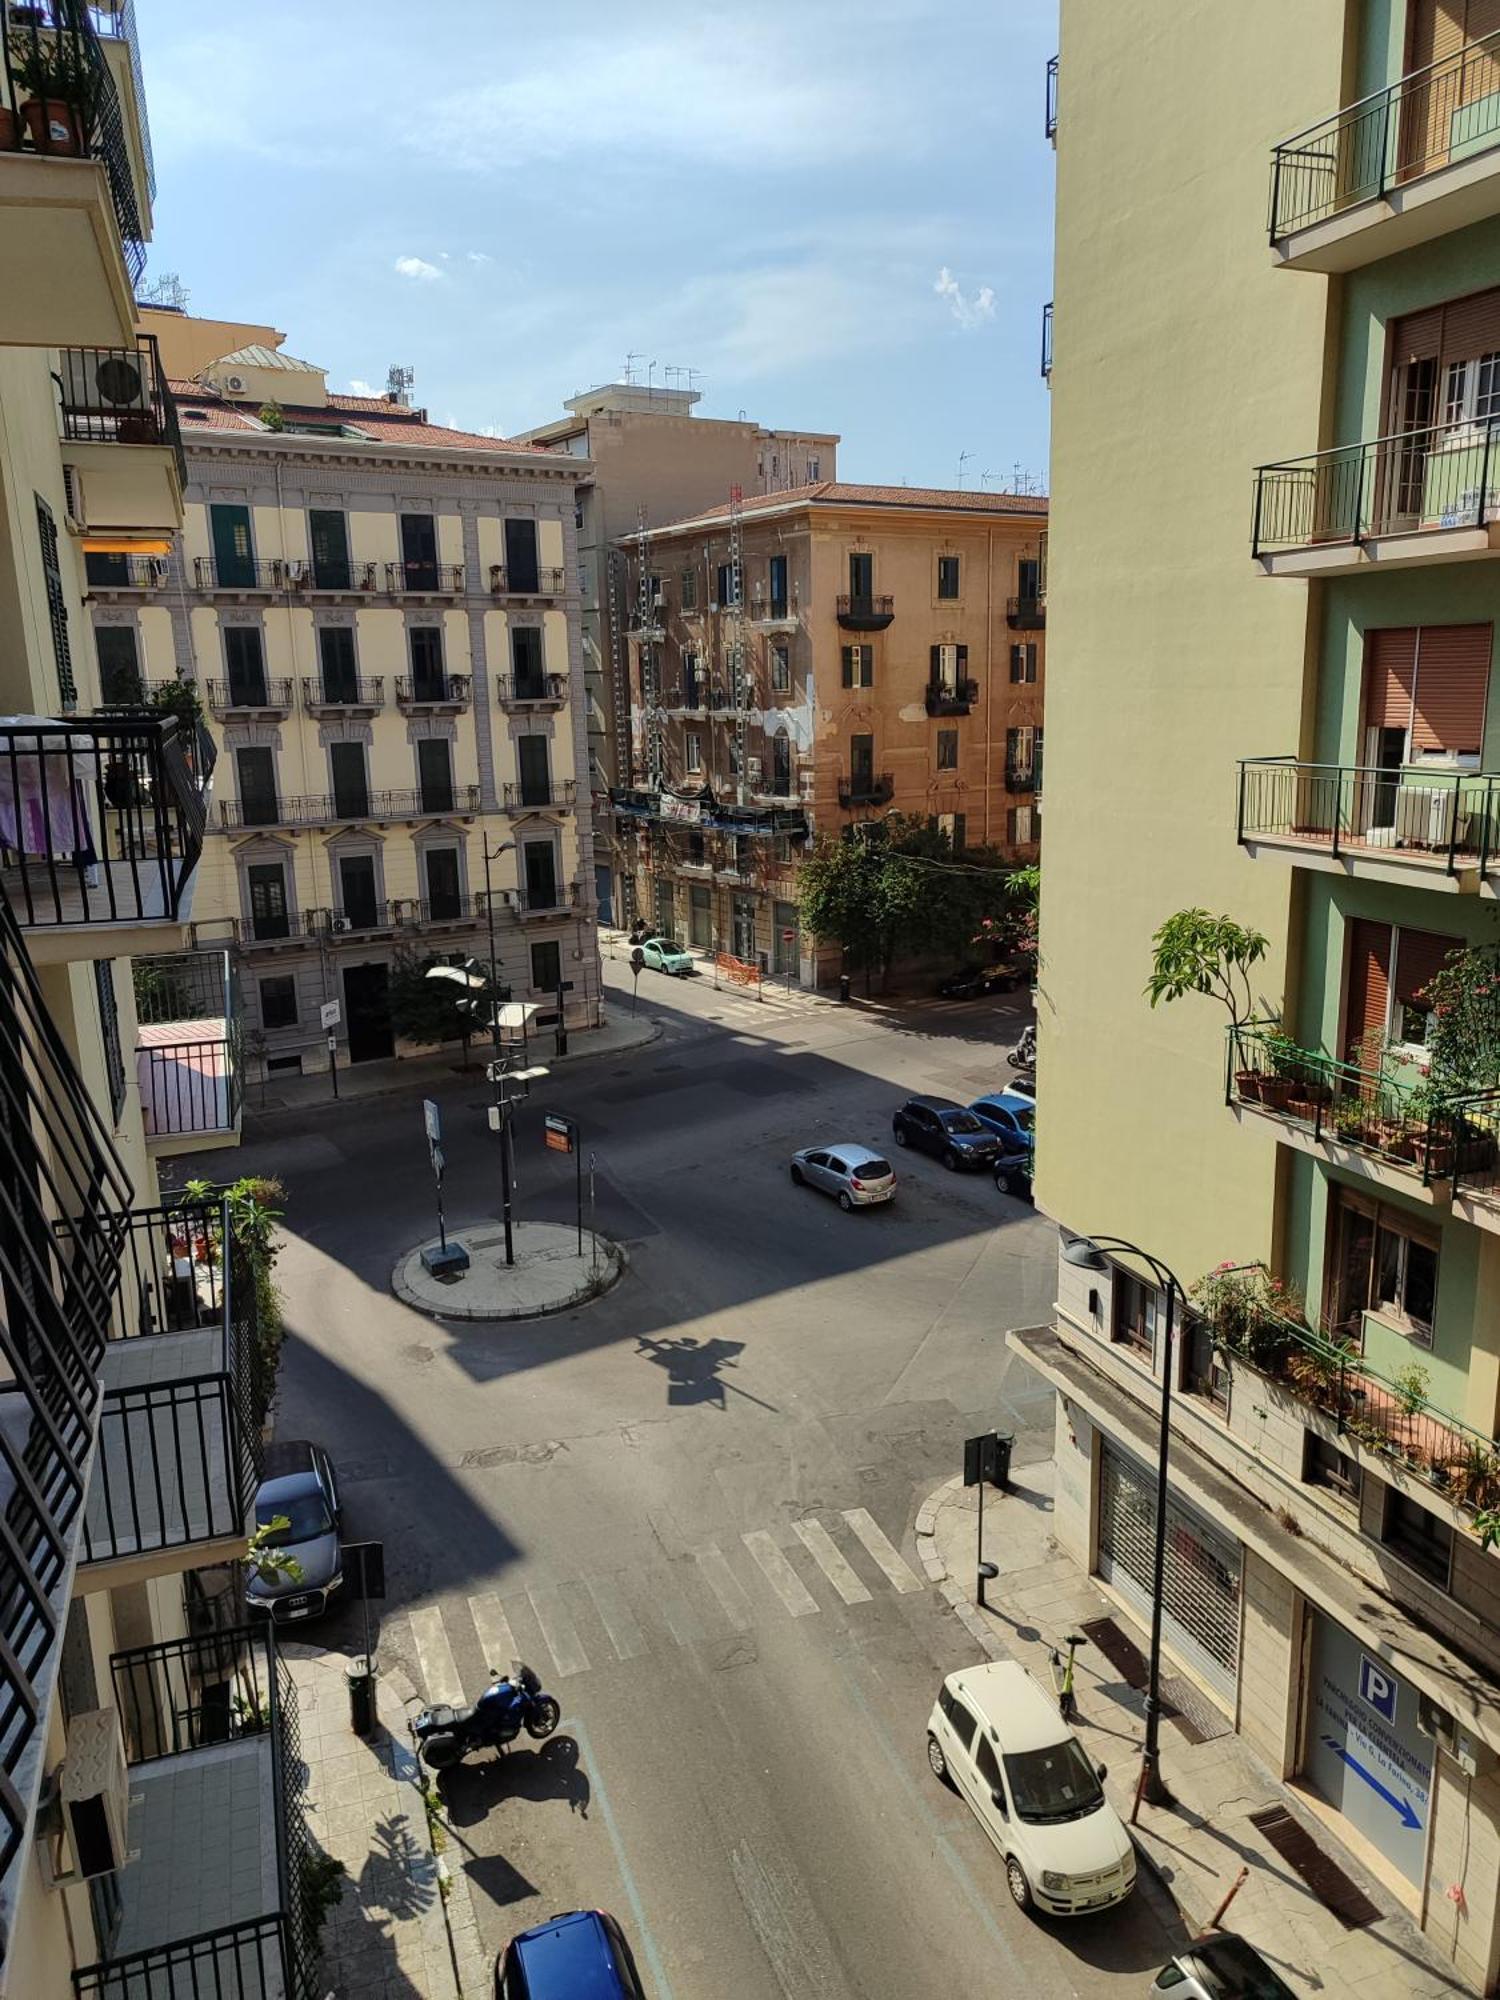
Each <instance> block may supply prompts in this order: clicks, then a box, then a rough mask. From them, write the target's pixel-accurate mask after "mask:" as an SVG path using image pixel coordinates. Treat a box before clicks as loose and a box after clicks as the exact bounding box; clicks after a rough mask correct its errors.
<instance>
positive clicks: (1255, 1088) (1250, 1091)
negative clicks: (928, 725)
mask: <svg viewBox="0 0 1500 2000" xmlns="http://www.w3.org/2000/svg"><path fill="white" fill-rule="evenodd" d="M1265 1083H1266V1079H1265V1078H1264V1077H1263V1076H1262V1075H1261V1074H1260V1071H1259V1070H1254V1069H1238V1070H1236V1071H1235V1073H1234V1091H1235V1095H1236V1097H1238V1099H1239V1101H1240V1103H1241V1104H1262V1103H1264V1101H1265Z"/></svg>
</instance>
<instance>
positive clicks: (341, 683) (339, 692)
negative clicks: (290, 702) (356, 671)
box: [302, 674, 385, 719]
mask: <svg viewBox="0 0 1500 2000" xmlns="http://www.w3.org/2000/svg"><path fill="white" fill-rule="evenodd" d="M302 706H303V708H304V709H305V710H306V712H307V713H308V714H309V715H312V716H322V715H327V716H332V717H334V718H335V719H338V718H340V717H347V716H356V715H378V714H379V712H380V710H381V709H382V708H383V707H384V706H385V682H384V680H383V679H381V678H380V677H379V676H377V677H376V678H375V679H374V680H359V679H351V680H324V679H320V678H319V677H318V675H316V674H304V675H303V676H302Z"/></svg>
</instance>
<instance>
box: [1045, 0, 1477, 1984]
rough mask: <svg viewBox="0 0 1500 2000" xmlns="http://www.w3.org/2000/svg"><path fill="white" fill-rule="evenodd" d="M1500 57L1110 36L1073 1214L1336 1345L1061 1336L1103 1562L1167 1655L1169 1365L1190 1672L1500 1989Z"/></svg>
mask: <svg viewBox="0 0 1500 2000" xmlns="http://www.w3.org/2000/svg"><path fill="white" fill-rule="evenodd" d="M1495 28H1500V19H1497V18H1496V17H1495V15H1494V12H1493V10H1492V9H1485V8H1481V7H1480V6H1478V5H1477V4H1471V5H1468V6H1467V7H1465V6H1464V5H1461V4H1458V3H1457V0H1406V4H1399V0H1398V4H1397V5H1395V6H1386V5H1384V4H1383V3H1382V4H1376V0H1347V4H1339V5H1334V6H1327V7H1322V8H1316V7H1308V6H1306V5H1304V4H1299V0H1270V3H1269V4H1267V5H1264V6H1261V7H1257V8H1255V9H1253V10H1249V11H1242V12H1240V13H1234V12H1233V11H1232V10H1229V11H1226V10H1225V9H1224V8H1223V7H1221V6H1217V5H1213V4H1209V0H1201V4H1194V5H1190V6H1187V7H1178V8H1175V9H1173V10H1172V13H1171V18H1170V22H1165V21H1164V19H1163V16H1162V12H1161V10H1160V9H1159V8H1157V7H1154V6H1150V5H1146V4H1142V0H1122V4H1117V5H1114V6H1110V7H1099V6H1095V5H1090V4H1087V0H1064V5H1063V9H1062V29H1061V48H1060V59H1059V66H1058V86H1057V114H1058V115H1057V129H1056V144H1057V170H1058V219H1057V263H1056V281H1055V301H1054V309H1053V311H1052V320H1051V325H1052V355H1051V361H1052V366H1051V389H1052V398H1053V420H1054V422H1053V461H1052V493H1053V501H1052V516H1053V519H1052V536H1051V569H1050V589H1049V625H1050V638H1051V642H1052V655H1051V663H1050V664H1051V675H1052V690H1051V696H1050V700H1049V709H1050V717H1049V720H1050V728H1049V732H1048V734H1049V738H1050V741H1049V744H1048V805H1049V808H1050V809H1051V810H1050V811H1049V832H1048V841H1047V862H1046V867H1045V869H1044V871H1043V887H1042V915H1041V962H1040V981H1039V1004H1038V1023H1039V1035H1040V1052H1039V1078H1040V1083H1041V1090H1042V1096H1043V1100H1044V1104H1045V1112H1044V1118H1043V1122H1042V1128H1041V1129H1042V1139H1041V1155H1040V1159H1039V1163H1038V1178H1037V1184H1036V1185H1037V1198H1038V1201H1039V1203H1040V1205H1041V1206H1042V1207H1043V1208H1044V1209H1045V1210H1046V1211H1047V1212H1048V1213H1049V1214H1050V1215H1052V1216H1054V1217H1056V1218H1057V1220H1058V1221H1059V1223H1060V1224H1061V1225H1062V1228H1063V1230H1064V1232H1065V1234H1067V1235H1072V1234H1075V1233H1080V1232H1081V1233H1086V1234H1089V1235H1102V1236H1107V1237H1114V1238H1120V1239H1124V1240H1126V1241H1127V1242H1129V1243H1131V1244H1138V1245H1142V1246H1144V1247H1145V1249H1146V1250H1148V1251H1149V1252H1151V1253H1152V1254H1153V1255H1154V1256H1155V1257H1157V1258H1159V1259H1161V1260H1164V1261H1165V1264H1166V1265H1167V1266H1168V1267H1170V1269H1171V1270H1172V1271H1173V1272H1175V1274H1176V1275H1177V1277H1178V1278H1179V1279H1180V1280H1181V1281H1182V1282H1183V1284H1184V1285H1186V1286H1188V1287H1191V1286H1192V1285H1193V1284H1194V1283H1195V1281H1196V1280H1198V1279H1199V1278H1200V1277H1201V1276H1202V1275H1203V1274H1205V1273H1207V1272H1209V1271H1210V1270H1212V1269H1213V1267H1215V1266H1217V1265H1220V1264H1224V1263H1227V1264H1230V1265H1236V1266H1239V1265H1255V1264H1258V1263H1263V1264H1264V1265H1265V1266H1267V1267H1269V1270H1270V1271H1271V1272H1272V1273H1273V1274H1274V1275H1275V1276H1276V1277H1277V1278H1279V1279H1280V1280H1282V1281H1284V1282H1285V1283H1286V1284H1288V1285H1290V1286H1292V1287H1294V1288H1295V1289H1296V1291H1297V1292H1298V1294H1300V1296H1301V1297H1302V1298H1303V1299H1304V1300H1305V1301H1306V1307H1307V1318H1308V1320H1309V1322H1310V1323H1311V1325H1312V1327H1313V1328H1314V1329H1316V1330H1317V1331H1316V1332H1315V1333H1313V1334H1311V1335H1309V1334H1305V1333H1296V1332H1289V1331H1287V1330H1286V1329H1285V1328H1280V1329H1273V1332H1274V1336H1275V1337H1274V1340H1273V1341H1272V1342H1271V1344H1270V1345H1269V1346H1267V1345H1266V1344H1265V1343H1264V1342H1263V1343H1261V1345H1260V1346H1259V1347H1258V1348H1257V1350H1256V1354H1255V1355H1246V1354H1244V1353H1242V1352H1235V1351H1228V1350H1226V1347H1225V1345H1224V1343H1223V1342H1222V1341H1221V1342H1220V1343H1219V1344H1218V1345H1217V1346H1216V1344H1215V1338H1214V1330H1213V1329H1212V1328H1211V1327H1209V1326H1207V1325H1205V1324H1203V1323H1202V1322H1200V1321H1199V1320H1197V1319H1196V1318H1193V1319H1190V1321H1189V1324H1188V1326H1187V1327H1186V1328H1185V1329H1184V1328H1181V1327H1179V1329H1178V1331H1177V1335H1176V1338H1175V1339H1174V1340H1173V1341H1172V1342H1171V1343H1170V1344H1169V1343H1168V1341H1167V1338H1166V1299H1165V1296H1164V1294H1163V1293H1161V1292H1160V1291H1159V1290H1158V1289H1157V1288H1156V1283H1155V1281H1154V1280H1153V1279H1151V1278H1150V1277H1148V1276H1143V1267H1142V1266H1141V1264H1140V1261H1139V1259H1138V1258H1136V1257H1134V1256H1132V1255H1129V1254H1125V1253H1120V1254H1118V1255H1116V1256H1114V1257H1107V1258H1106V1259H1105V1260H1104V1267H1103V1268H1102V1269H1097V1270H1088V1269H1084V1268H1079V1267H1078V1266H1077V1265H1076V1264H1075V1263H1073V1262H1071V1261H1066V1260H1065V1261H1062V1262H1061V1263H1060V1265H1059V1280H1058V1296H1057V1310H1056V1322H1055V1325H1054V1326H1053V1327H1051V1328H1049V1329H1045V1330H1039V1331H1032V1332H1025V1333H1019V1334H1016V1335H1014V1336H1013V1345H1015V1346H1016V1347H1017V1348H1018V1350H1019V1352H1020V1353H1021V1354H1022V1355H1023V1356H1024V1357H1025V1358H1026V1359H1027V1360H1028V1361H1029V1362H1030V1363H1031V1365H1032V1366H1033V1367H1035V1368H1036V1369H1037V1370H1039V1372H1040V1373H1041V1375H1042V1376H1043V1377H1044V1378H1045V1379H1046V1380H1047V1381H1049V1382H1051V1383H1052V1384H1053V1385H1054V1386H1055V1387H1056V1389H1057V1390H1058V1422H1057V1493H1058V1500H1057V1516H1056V1521H1057V1532H1058V1534H1059V1537H1060V1539H1062V1541H1063V1542H1064V1544H1065V1546H1067V1547H1068V1548H1069V1550H1070V1551H1071V1552H1072V1553H1074V1554H1075V1555H1077V1556H1078V1557H1079V1558H1080V1559H1081V1560H1083V1561H1085V1562H1086V1563H1087V1564H1088V1565H1089V1567H1090V1568H1091V1569H1092V1570H1094V1571H1095V1572H1096V1573H1097V1574H1098V1575H1099V1577H1100V1578H1101V1579H1102V1581H1103V1582H1104V1584H1105V1586H1106V1587H1107V1588H1108V1589H1109V1590H1111V1591H1113V1592H1114V1593H1115V1594H1116V1595H1117V1597H1118V1599H1119V1601H1120V1602H1121V1604H1122V1605H1123V1606H1124V1607H1125V1608H1126V1609H1127V1610H1128V1611H1129V1612H1131V1613H1132V1615H1134V1616H1135V1617H1137V1618H1142V1617H1143V1616H1144V1611H1145V1607H1146V1601H1147V1599H1148V1598H1149V1596H1150V1594H1151V1563H1152V1533H1151V1530H1152V1524H1153V1521H1154V1514H1155V1501H1154V1485H1153V1482H1154V1475H1155V1466H1156V1459H1157V1452H1156V1442H1155V1422H1156V1411H1157V1408H1158V1405H1159V1401H1160V1396H1161V1389H1162V1376H1163V1372H1164V1370H1166V1369H1170V1371H1171V1381H1172V1388H1173V1391H1174V1395H1175V1402H1174V1409H1173V1418H1172V1444H1171V1454H1170V1470H1171V1491H1172V1512H1171V1514H1170V1515H1169V1518H1168V1522H1167V1529H1168V1533H1167V1543H1166V1589H1165V1593H1164V1597H1163V1608H1164V1632H1165V1646H1166V1659H1167V1666H1168V1669H1169V1671H1173V1672H1177V1673H1179V1674H1181V1675H1183V1676H1184V1677H1186V1678H1187V1679H1189V1680H1191V1681H1193V1682H1195V1683H1196V1684H1197V1687H1198V1689H1199V1691H1200V1694H1201V1695H1203V1696H1205V1697H1206V1698H1207V1699H1208V1700H1210V1701H1211V1702H1212V1703H1214V1704H1215V1705H1216V1706H1217V1707H1218V1708H1219V1709H1220V1710H1221V1711H1222V1713H1223V1715H1224V1717H1225V1718H1226V1719H1227V1720H1228V1721H1229V1722H1230V1723H1231V1724H1232V1725H1233V1727H1234V1728H1235V1729H1237V1730H1238V1731H1239V1732H1240V1734H1241V1735H1242V1736H1243V1737H1244V1739H1245V1740H1246V1742H1247V1743H1248V1744H1249V1745H1250V1746H1251V1747H1252V1748H1253V1749H1254V1750H1255V1751H1256V1752H1257V1753H1258V1754H1259V1756H1260V1757H1261V1759H1262V1760H1263V1761H1264V1763H1265V1764H1266V1765H1267V1766H1268V1767H1269V1770H1270V1772H1271V1774H1272V1779H1273V1781H1281V1783H1282V1784H1284V1786H1285V1787H1286V1788H1287V1795H1288V1797H1289V1798H1291V1799H1292V1800H1293V1802H1294V1804H1295V1808H1296V1811H1297V1813H1298V1814H1299V1815H1301V1816H1302V1817H1303V1819H1304V1822H1305V1823H1306V1824H1309V1825H1311V1826H1312V1827H1313V1829H1314V1833H1315V1836H1316V1838H1317V1839H1318V1841H1319V1843H1320V1844H1321V1845H1324V1846H1325V1847H1327V1848H1328V1850H1329V1851H1330V1852H1331V1853H1332V1854H1333V1855H1334V1856H1335V1858H1337V1857H1338V1856H1340V1855H1341V1854H1345V1853H1346V1852H1352V1853H1353V1854H1354V1855H1355V1856H1356V1857H1357V1858H1358V1859H1359V1860H1360V1861H1361V1862H1363V1863H1364V1864H1366V1865H1367V1866H1368V1867H1369V1868H1370V1870H1371V1871H1372V1872H1374V1874H1375V1875H1376V1876H1377V1877H1378V1878H1379V1880H1380V1881H1382V1882H1383V1883H1384V1884H1385V1885H1386V1888H1387V1891H1388V1893H1389V1895H1390V1896H1391V1897H1392V1898H1393V1899H1394V1900H1395V1901H1396V1902H1397V1903H1399V1904H1400V1905H1401V1906H1403V1907H1405V1908H1406V1909H1408V1910H1409V1911H1410V1912H1411V1913H1412V1915H1413V1916H1414V1917H1415V1918H1416V1920H1417V1921H1418V1922H1419V1923H1420V1924H1421V1926H1422V1928H1423V1929H1424V1930H1425V1932H1426V1933H1427V1936H1428V1939H1429V1941H1430V1942H1431V1943H1432V1945H1433V1946H1434V1947H1435V1948H1436V1949H1437V1950H1438V1951H1440V1952H1441V1953H1442V1954H1443V1955H1445V1956H1446V1957H1447V1958H1449V1959H1450V1960H1451V1961H1452V1963H1453V1965H1454V1966H1455V1967H1456V1969H1457V1970H1458V1972H1459V1974H1460V1975H1461V1976H1462V1978H1463V1979H1464V1980H1465V1981H1466V1982H1467V1983H1469V1984H1470V1985H1472V1986H1473V1987H1474V1988H1475V1989H1476V1990H1480V1991H1483V1992H1490V1991H1492V1990H1494V1987H1495V1983H1496V1977H1497V1969H1500V1911H1497V1897H1496V1882H1497V1871H1500V1699H1497V1693H1496V1675H1497V1673H1500V1555H1497V1554H1496V1553H1493V1552H1489V1553H1487V1552H1485V1550H1484V1548H1483V1547H1482V1544H1481V1541H1480V1538H1479V1536H1478V1534H1477V1533H1476V1512H1477V1510H1478V1509H1479V1508H1480V1506H1481V1505H1483V1504H1493V1494H1494V1490H1495V1487H1494V1479H1493V1475H1492V1473H1491V1471H1490V1470H1489V1467H1490V1463H1491V1460H1492V1458H1493V1454H1494V1450H1495V1446H1494V1440H1495V1437H1496V1432H1497V1427H1500V1202H1497V1198H1496V1196H1497V1181H1496V1160H1497V1146H1496V1142H1495V1132H1494V1129H1493V1112H1492V1109H1491V1106H1490V1102H1489V1100H1488V1098H1484V1097H1480V1098H1476V1099H1474V1100H1473V1101H1472V1102H1466V1103H1465V1104H1464V1105H1462V1106H1461V1107H1458V1108H1454V1107H1453V1106H1451V1105H1449V1106H1444V1105H1438V1106H1435V1107H1431V1108H1430V1109H1429V1108H1428V1107H1426V1106H1424V1105H1423V1104H1422V1100H1421V1099H1420V1098H1418V1099H1416V1100H1412V1099H1411V1097H1410V1095H1409V1085H1410V1083H1411V1082H1412V1081H1414V1080H1415V1074H1416V1069H1417V1066H1418V1065H1419V1064H1420V1061H1421V1059H1422V1044H1423V1043H1424V1041H1425V1037H1426V1034H1427V1032H1428V1025H1429V1022H1428V1010H1427V1007H1426V1005H1425V1004H1424V1000H1423V994H1424V991H1425V988H1426V984H1427V981H1428V979H1429V978H1430V977H1431V976H1432V973H1433V972H1434V971H1435V970H1436V969H1437V967H1439V966H1440V965H1441V964H1442V963H1443V961H1444V959H1445V957H1446V956H1447V954H1448V953H1449V952H1450V951H1452V950H1453V948H1454V947H1455V946H1458V945H1462V944H1465V943H1469V942H1481V941H1483V940H1486V939H1490V938H1492V937H1493V918H1492V907H1493V897H1494V894H1495V880H1496V878H1495V873H1494V869H1495V854H1496V845H1495V841H1494V832H1493V829H1494V820H1493V816H1492V808H1491V806H1490V805H1489V796H1490V793H1491V791H1492V789H1493V786H1494V783H1495V780H1494V778H1493V777H1491V776H1490V775H1489V774H1490V773H1493V772H1495V771H1496V770H1497V768H1500V765H1497V756H1500V735H1497V727H1500V704H1497V703H1496V701H1495V698H1494V689H1495V650H1494V635H1495V621H1496V610H1497V606H1500V569H1497V567H1496V561H1495V552H1496V548H1497V540H1496V527H1495V510H1496V504H1497V503H1496V499H1495V494H1496V490H1497V486H1500V480H1497V479H1496V477H1495V476H1494V475H1493V474H1492V473H1491V472H1490V471H1489V470H1487V467H1486V461H1487V458H1489V457H1490V456H1491V455H1492V454H1493V453H1500V433H1497V426H1496V420H1497V417H1500V397H1497V394H1496V391H1497V388H1500V380H1497V376H1496V369H1497V362H1496V355H1497V353H1500V143H1497V142H1500V116H1497V112H1496V107H1497V105H1500V95H1497V94H1496V81H1495V80H1496V77H1497V75H1500V69H1497V63H1496V44H1495V41H1494V38H1493V35H1491V38H1490V39H1489V40H1484V39H1482V38H1483V37H1484V36H1485V35H1486V34H1487V32H1489V31H1491V30H1493V29H1495ZM1268 213H1269V216H1270V240H1269V242H1268V240H1267V234H1266V230H1267V215H1268ZM1190 907H1199V908H1204V909H1207V910H1209V911H1213V912H1219V911H1223V912H1226V913H1228V914H1229V915H1231V916H1233V917H1234V918H1236V919H1237V920H1238V921H1239V922H1240V923H1242V924H1245V925H1249V926H1253V927H1254V928H1256V929H1259V930H1260V931H1262V932H1264V933H1265V934H1266V936H1267V937H1268V938H1269V940H1270V950H1269V953H1268V956H1267V957H1266V959H1265V961H1264V962H1263V963H1262V964H1261V965H1259V966H1257V967H1256V968H1255V970H1254V973H1253V977H1252V998H1253V1003H1254V1007H1255V1011H1256V1013H1257V1014H1258V1015H1260V1016H1261V1017H1263V1018H1264V1017H1274V1018H1276V1019H1279V1021H1280V1023H1281V1027H1282V1029H1283V1032H1284V1034H1285V1035H1286V1036H1287V1037H1288V1038H1289V1043H1287V1042H1268V1041H1267V1040H1266V1039H1265V1036H1264V1034H1263V1033H1261V1032H1259V1031H1256V1032H1252V1033H1250V1034H1248V1035H1246V1036H1244V1037H1242V1038H1241V1041H1240V1044H1239V1046H1238V1047H1232V1046H1231V1045H1230V1044H1229V1043H1228V1042H1227V1041H1226V1028H1227V1017H1226V1015H1225V1013H1224V1011H1223V1009H1221V1008H1216V1007H1215V1006H1214V1005H1213V1004H1212V1003H1211V1002H1210V1001H1209V1000H1208V999H1206V998H1203V997H1201V996H1196V995H1194V996H1189V997H1187V998H1184V999H1182V1000H1180V1001H1178V1002H1176V1003H1174V1004H1171V1005H1166V1006H1162V1007H1159V1008H1158V1009H1157V1010H1156V1011H1154V1012H1153V1011H1151V1010H1150V1009H1149V1008H1148V1006H1147V1003H1146V1001H1145V999H1144V997H1143V988H1144V986H1145V984H1146V980H1147V977H1148V973H1149V970H1150V965H1151V938H1152V934H1153V932H1154V931H1155V930H1156V929H1157V927H1158V926H1159V925H1160V924H1161V923H1162V922H1163V920H1164V919H1165V918H1167V917H1168V916H1169V915H1171V914H1172V913H1173V912H1175V911H1178V910H1182V909H1185V908H1190ZM1403 1073H1404V1074H1405V1076H1406V1079H1407V1082H1406V1084H1402V1083H1401V1082H1400V1080H1399V1079H1400V1076H1401V1075H1402V1074H1403ZM1341 1352H1342V1354H1343V1356H1344V1357H1345V1358H1344V1360H1343V1361H1342V1363H1341V1361H1340V1359H1339V1356H1340V1353H1341ZM1341 1368H1342V1371H1343V1372H1342V1374H1341V1372H1340V1371H1341ZM1413 1370H1415V1371H1418V1372H1417V1373H1416V1374H1413V1373H1411V1371H1413ZM1403 1382H1404V1383H1405V1384H1406V1386H1407V1390H1408V1391H1411V1390H1412V1389H1413V1387H1415V1392H1416V1393H1415V1397H1414V1399H1413V1398H1412V1397H1411V1396H1410V1395H1408V1396H1407V1398H1406V1399H1403V1394H1402V1384H1403ZM1362 1773H1363V1774H1364V1775H1361V1774H1362ZM1370 1774H1373V1778H1374V1782H1370V1781H1369V1778H1370ZM1394 1977H1395V1969H1394V1962H1393V1978H1394Z"/></svg>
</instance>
